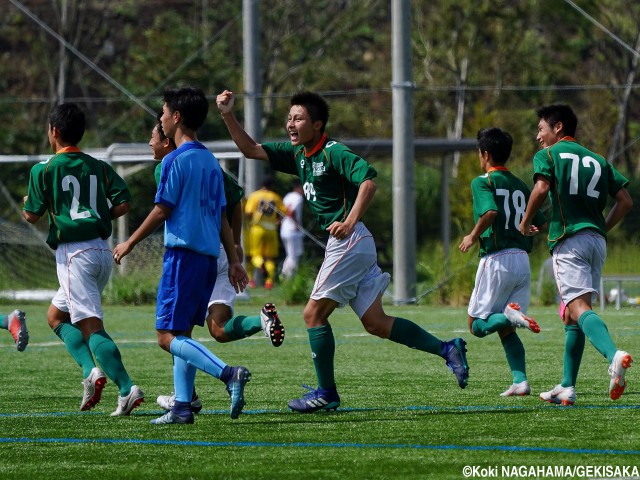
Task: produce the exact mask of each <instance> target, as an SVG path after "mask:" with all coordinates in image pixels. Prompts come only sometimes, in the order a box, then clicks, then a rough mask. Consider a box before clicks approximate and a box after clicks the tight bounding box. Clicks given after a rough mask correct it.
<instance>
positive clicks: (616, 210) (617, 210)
mask: <svg viewBox="0 0 640 480" xmlns="http://www.w3.org/2000/svg"><path fill="white" fill-rule="evenodd" d="M615 200H616V203H615V204H614V205H613V208H611V211H610V212H609V214H608V215H607V218H606V220H605V228H606V230H607V232H608V231H609V230H611V229H612V228H613V227H615V226H616V225H617V224H618V223H619V222H620V220H622V218H623V217H624V216H625V215H626V214H627V213H628V212H629V210H631V207H633V200H632V199H631V195H629V191H628V190H627V189H626V188H621V189H620V190H618V192H617V193H616V196H615Z"/></svg>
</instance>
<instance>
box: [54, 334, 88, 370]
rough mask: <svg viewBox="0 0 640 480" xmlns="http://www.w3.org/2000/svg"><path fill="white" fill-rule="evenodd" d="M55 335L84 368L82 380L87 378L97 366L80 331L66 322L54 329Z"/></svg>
mask: <svg viewBox="0 0 640 480" xmlns="http://www.w3.org/2000/svg"><path fill="white" fill-rule="evenodd" d="M53 333H55V334H56V335H57V336H58V337H60V340H62V342H63V343H64V346H65V347H67V351H68V352H69V354H70V355H71V356H72V357H73V359H74V360H75V361H76V363H77V364H78V365H80V367H81V368H82V378H87V377H88V376H89V375H90V374H91V370H92V369H93V368H94V367H95V366H96V364H95V362H94V361H93V355H92V354H91V350H90V349H89V345H88V344H87V342H85V341H84V338H83V337H82V332H81V331H80V329H79V328H78V327H76V326H75V325H73V324H72V323H67V322H64V323H61V324H59V325H58V326H57V327H56V328H54V329H53Z"/></svg>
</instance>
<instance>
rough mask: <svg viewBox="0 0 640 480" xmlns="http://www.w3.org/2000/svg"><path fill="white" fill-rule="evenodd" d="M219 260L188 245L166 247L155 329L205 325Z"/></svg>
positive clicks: (185, 329) (188, 327)
mask: <svg viewBox="0 0 640 480" xmlns="http://www.w3.org/2000/svg"><path fill="white" fill-rule="evenodd" d="M217 271H218V259H217V258H216V257H212V256H210V255H203V254H201V253H196V252H194V251H193V250H189V249H186V248H167V250H166V251H165V253H164V260H163V262H162V277H161V278H160V284H159V285H158V297H157V301H156V330H174V331H188V330H190V329H191V327H193V326H194V325H199V326H201V327H202V326H203V325H204V319H205V317H206V315H207V306H208V303H209V298H210V296H211V292H212V291H213V287H214V285H215V283H216V274H217Z"/></svg>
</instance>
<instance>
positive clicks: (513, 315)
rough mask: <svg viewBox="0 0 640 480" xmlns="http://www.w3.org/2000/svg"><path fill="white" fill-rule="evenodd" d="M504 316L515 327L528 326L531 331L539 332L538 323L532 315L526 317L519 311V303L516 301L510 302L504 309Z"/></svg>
mask: <svg viewBox="0 0 640 480" xmlns="http://www.w3.org/2000/svg"><path fill="white" fill-rule="evenodd" d="M504 316H505V317H507V319H508V320H509V321H510V322H511V325H513V326H514V327H516V328H528V329H529V330H531V331H532V332H533V333H540V325H538V323H537V322H536V321H535V320H534V319H533V317H527V316H526V315H525V314H524V313H522V312H521V311H520V305H518V304H517V303H510V304H509V305H507V306H506V308H505V309H504Z"/></svg>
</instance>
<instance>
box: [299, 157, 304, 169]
mask: <svg viewBox="0 0 640 480" xmlns="http://www.w3.org/2000/svg"><path fill="white" fill-rule="evenodd" d="M300 168H304V158H303V159H302V160H300Z"/></svg>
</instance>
